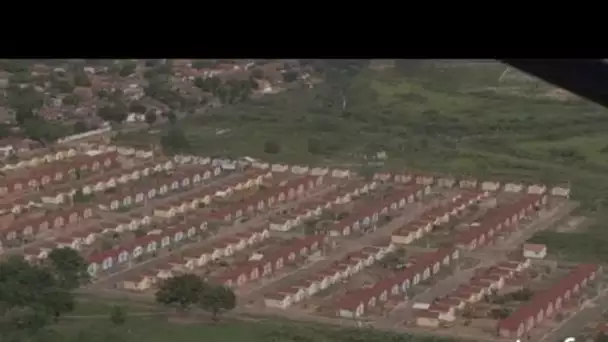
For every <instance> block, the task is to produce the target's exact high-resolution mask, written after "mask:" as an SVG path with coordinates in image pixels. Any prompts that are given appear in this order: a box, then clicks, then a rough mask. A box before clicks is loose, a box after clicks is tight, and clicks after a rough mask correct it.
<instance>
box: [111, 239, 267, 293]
mask: <svg viewBox="0 0 608 342" xmlns="http://www.w3.org/2000/svg"><path fill="white" fill-rule="evenodd" d="M269 237H270V232H269V231H268V228H267V227H260V228H256V229H252V230H250V231H247V232H243V233H237V234H234V235H232V236H226V237H223V238H219V239H217V240H216V241H213V242H212V243H211V244H210V245H209V246H204V247H195V248H191V249H188V250H187V251H185V252H183V253H182V254H181V255H176V256H173V257H170V258H169V259H167V260H166V261H164V262H162V263H160V264H159V265H156V266H154V267H153V268H151V269H148V270H145V271H143V272H139V273H137V274H134V275H132V276H131V277H129V278H127V279H125V280H124V281H123V282H122V284H121V287H122V288H124V289H127V290H131V291H146V290H149V289H150V288H151V287H153V286H154V285H156V284H157V283H158V282H159V281H162V280H165V279H167V278H170V277H173V276H176V275H179V274H185V273H191V272H194V271H195V270H196V269H197V268H200V267H204V266H207V265H209V264H211V263H214V262H218V261H221V260H222V259H224V258H227V257H230V256H232V255H234V254H235V253H237V252H239V251H242V250H243V249H245V248H250V247H255V246H258V245H260V244H261V243H263V242H264V241H266V240H267V239H268V238H269Z"/></svg>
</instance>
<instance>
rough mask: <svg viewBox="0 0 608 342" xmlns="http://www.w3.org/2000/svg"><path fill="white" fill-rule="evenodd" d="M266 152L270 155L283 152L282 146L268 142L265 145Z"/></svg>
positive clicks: (274, 142)
mask: <svg viewBox="0 0 608 342" xmlns="http://www.w3.org/2000/svg"><path fill="white" fill-rule="evenodd" d="M264 152H266V153H269V154H277V153H279V152H281V145H279V144H278V143H277V142H276V141H273V140H268V141H266V142H265V143H264Z"/></svg>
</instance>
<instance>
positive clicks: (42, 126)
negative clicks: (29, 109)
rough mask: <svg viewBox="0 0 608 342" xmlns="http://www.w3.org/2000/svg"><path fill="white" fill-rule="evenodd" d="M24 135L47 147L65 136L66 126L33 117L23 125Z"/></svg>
mask: <svg viewBox="0 0 608 342" xmlns="http://www.w3.org/2000/svg"><path fill="white" fill-rule="evenodd" d="M21 128H22V129H23V133H24V134H25V135H26V136H27V137H28V138H30V139H32V140H36V141H38V142H40V143H41V144H43V145H46V144H48V143H50V142H52V141H54V140H56V139H58V138H60V137H61V136H63V135H64V133H66V132H65V126H61V125H58V124H53V123H50V122H47V121H45V120H44V119H41V118H39V117H36V116H34V117H32V118H30V119H27V120H25V121H24V122H23V123H22V124H21Z"/></svg>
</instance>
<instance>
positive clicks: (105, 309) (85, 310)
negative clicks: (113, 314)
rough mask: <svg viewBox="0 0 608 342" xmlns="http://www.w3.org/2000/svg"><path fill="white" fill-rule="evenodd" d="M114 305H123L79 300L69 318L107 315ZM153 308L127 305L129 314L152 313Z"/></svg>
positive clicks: (95, 300) (102, 301)
mask: <svg viewBox="0 0 608 342" xmlns="http://www.w3.org/2000/svg"><path fill="white" fill-rule="evenodd" d="M115 305H125V304H124V303H122V302H117V301H108V300H99V299H95V298H93V299H80V300H78V301H77V302H76V306H75V308H74V311H72V312H71V313H70V314H69V316H98V315H109V314H110V311H111V309H112V307H114V306H115ZM153 310H154V307H146V306H143V305H134V304H133V303H129V307H128V312H129V313H143V312H152V311H153Z"/></svg>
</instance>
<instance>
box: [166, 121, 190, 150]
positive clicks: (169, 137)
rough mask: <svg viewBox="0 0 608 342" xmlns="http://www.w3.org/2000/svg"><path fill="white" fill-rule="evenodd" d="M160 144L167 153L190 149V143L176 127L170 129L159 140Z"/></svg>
mask: <svg viewBox="0 0 608 342" xmlns="http://www.w3.org/2000/svg"><path fill="white" fill-rule="evenodd" d="M160 144H161V145H162V147H163V148H164V149H167V150H169V151H174V152H178V151H182V150H184V149H187V148H188V147H190V141H188V138H187V137H186V136H185V135H184V132H183V131H182V130H181V129H179V128H178V127H171V128H170V129H169V130H168V131H167V133H165V135H163V136H162V137H161V138H160Z"/></svg>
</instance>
